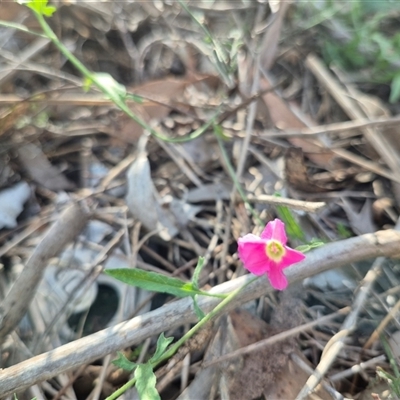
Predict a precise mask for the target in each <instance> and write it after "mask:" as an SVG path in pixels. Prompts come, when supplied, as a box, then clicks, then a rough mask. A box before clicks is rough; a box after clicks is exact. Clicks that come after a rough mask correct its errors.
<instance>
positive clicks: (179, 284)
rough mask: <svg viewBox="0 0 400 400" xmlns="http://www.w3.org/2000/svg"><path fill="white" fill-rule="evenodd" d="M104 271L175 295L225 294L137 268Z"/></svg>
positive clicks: (147, 287) (129, 283)
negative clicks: (205, 290)
mask: <svg viewBox="0 0 400 400" xmlns="http://www.w3.org/2000/svg"><path fill="white" fill-rule="evenodd" d="M104 272H105V273H106V274H107V275H110V276H112V277H113V278H115V279H118V280H119V281H121V282H124V283H127V284H128V285H131V286H137V287H140V288H141V289H146V290H150V291H153V292H161V293H169V294H172V295H174V296H177V297H186V296H194V295H195V294H201V295H203V296H210V297H219V298H223V297H226V296H225V295H223V296H221V295H216V294H211V293H208V292H203V291H202V290H198V289H195V288H194V287H193V285H192V283H191V282H183V281H181V280H180V279H178V278H170V277H168V276H164V275H160V274H157V273H155V272H149V271H144V270H142V269H138V268H119V269H107V270H105V271H104Z"/></svg>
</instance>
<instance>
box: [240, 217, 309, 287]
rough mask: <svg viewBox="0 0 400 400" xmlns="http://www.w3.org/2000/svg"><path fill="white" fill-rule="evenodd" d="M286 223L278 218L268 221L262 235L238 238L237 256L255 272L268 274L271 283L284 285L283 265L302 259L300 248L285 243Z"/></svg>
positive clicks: (285, 281)
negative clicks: (293, 247)
mask: <svg viewBox="0 0 400 400" xmlns="http://www.w3.org/2000/svg"><path fill="white" fill-rule="evenodd" d="M286 242H287V237H286V232H285V224H284V223H283V222H282V221H281V220H280V219H275V220H274V221H271V222H268V224H267V226H266V227H265V229H264V230H263V232H262V233H261V237H258V236H256V235H253V234H251V233H249V234H247V235H245V236H243V237H241V238H239V240H238V245H239V248H238V252H239V257H240V259H241V260H242V261H243V264H244V266H245V268H246V269H247V270H249V271H250V272H251V273H253V274H254V275H262V274H267V276H268V279H269V280H270V282H271V285H272V287H274V288H275V289H278V290H283V289H286V287H287V285H288V281H287V279H286V276H285V275H284V274H283V269H285V268H287V267H289V266H290V265H292V264H295V263H298V262H300V261H302V260H304V258H305V255H304V254H303V253H301V252H300V251H297V250H293V249H291V248H290V247H288V246H286Z"/></svg>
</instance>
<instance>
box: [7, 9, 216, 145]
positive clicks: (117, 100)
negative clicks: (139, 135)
mask: <svg viewBox="0 0 400 400" xmlns="http://www.w3.org/2000/svg"><path fill="white" fill-rule="evenodd" d="M32 11H33V12H34V13H35V15H36V18H37V20H38V22H39V24H40V26H41V28H42V29H43V32H44V34H45V36H47V37H48V38H49V39H50V40H51V41H52V42H53V43H54V44H55V45H56V46H57V47H58V49H59V50H60V51H61V53H62V54H63V55H64V56H65V57H66V58H67V59H68V60H69V61H70V62H71V63H72V64H73V65H74V66H75V68H77V69H78V70H79V72H81V74H82V75H83V76H85V77H86V78H87V79H88V80H89V81H90V82H93V83H94V84H95V85H96V86H97V87H98V88H99V89H100V90H101V91H102V92H103V93H104V94H105V95H106V96H107V97H109V98H110V100H112V101H113V103H114V104H115V105H116V106H117V107H118V108H119V109H120V110H122V111H123V112H124V113H125V114H127V115H128V116H129V117H130V118H132V119H133V120H134V121H135V122H136V123H138V124H139V125H140V126H141V127H142V128H143V129H145V130H147V131H148V132H150V133H151V134H152V135H153V136H155V137H157V138H158V139H160V140H163V141H165V142H171V143H182V142H187V141H189V140H193V139H195V138H197V137H199V136H200V135H202V134H203V133H204V132H205V131H206V130H207V129H208V128H209V127H210V126H211V125H212V124H213V123H215V120H216V118H217V116H218V115H219V114H220V110H219V109H218V110H217V112H216V113H215V115H214V116H213V117H211V118H210V120H209V121H208V122H207V123H205V124H204V125H203V126H201V127H200V128H199V129H197V130H196V131H194V132H192V133H191V134H190V135H188V136H186V137H183V138H175V139H171V138H169V137H168V136H165V135H162V134H160V133H159V132H157V131H156V130H155V129H153V128H152V127H151V126H150V125H148V124H147V123H146V122H145V121H143V120H142V119H141V118H140V117H138V116H137V115H136V114H135V113H133V112H132V110H131V109H130V108H129V107H128V105H127V104H126V101H125V99H124V98H123V97H122V96H120V95H117V94H116V93H115V92H114V91H113V90H110V89H109V87H108V86H107V85H105V84H104V83H103V82H102V80H101V79H98V75H97V74H96V73H93V72H91V71H90V70H89V69H88V68H86V67H85V65H84V64H82V63H81V62H80V61H79V60H78V59H77V58H76V57H75V56H74V55H73V54H72V53H71V52H70V51H69V50H68V49H67V47H66V46H65V45H64V44H63V43H62V42H61V41H60V40H59V39H58V37H57V36H56V34H55V33H54V32H53V30H52V29H51V27H50V26H49V24H48V23H47V22H46V20H45V19H44V17H43V15H42V14H40V13H39V12H38V11H36V10H32ZM14 28H18V27H16V26H14Z"/></svg>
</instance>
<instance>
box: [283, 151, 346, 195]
mask: <svg viewBox="0 0 400 400" xmlns="http://www.w3.org/2000/svg"><path fill="white" fill-rule="evenodd" d="M285 176H286V180H287V182H288V183H289V184H290V185H291V186H292V187H293V188H294V189H297V190H300V191H302V192H310V193H321V192H326V191H327V190H335V189H338V188H340V187H342V186H343V183H334V182H332V180H333V179H329V181H330V182H331V183H329V184H325V185H322V184H321V183H320V182H318V181H316V180H315V179H313V177H312V176H311V175H310V174H309V173H308V171H307V166H306V165H305V162H304V154H303V150H302V149H300V148H295V147H292V148H290V149H287V151H286V154H285Z"/></svg>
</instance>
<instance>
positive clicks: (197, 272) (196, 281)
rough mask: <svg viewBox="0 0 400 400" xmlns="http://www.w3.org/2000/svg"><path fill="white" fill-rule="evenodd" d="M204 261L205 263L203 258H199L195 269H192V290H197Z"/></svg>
mask: <svg viewBox="0 0 400 400" xmlns="http://www.w3.org/2000/svg"><path fill="white" fill-rule="evenodd" d="M204 261H205V258H204V257H199V260H198V261H197V265H196V268H195V269H194V273H193V278H192V284H193V288H194V289H196V290H197V289H199V278H200V272H201V270H202V269H203V267H204Z"/></svg>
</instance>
